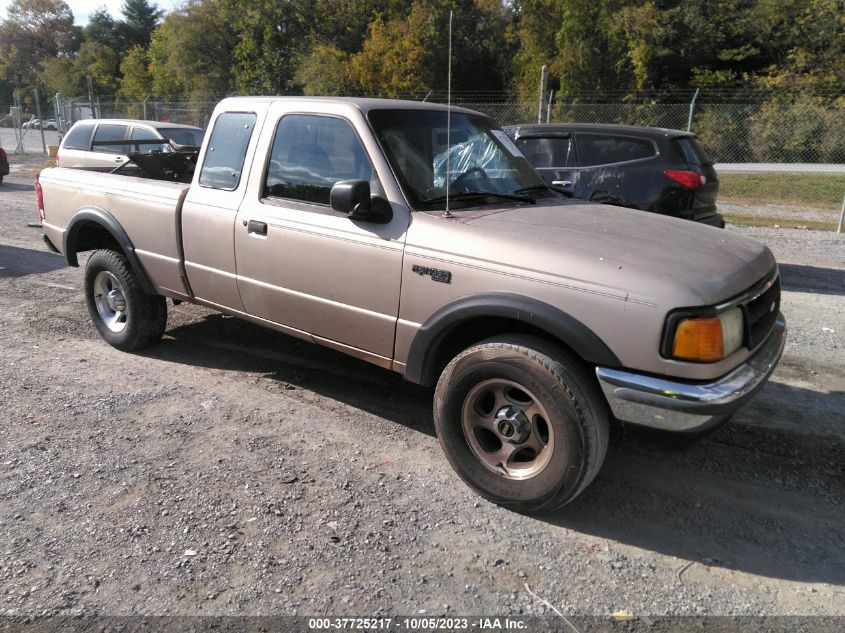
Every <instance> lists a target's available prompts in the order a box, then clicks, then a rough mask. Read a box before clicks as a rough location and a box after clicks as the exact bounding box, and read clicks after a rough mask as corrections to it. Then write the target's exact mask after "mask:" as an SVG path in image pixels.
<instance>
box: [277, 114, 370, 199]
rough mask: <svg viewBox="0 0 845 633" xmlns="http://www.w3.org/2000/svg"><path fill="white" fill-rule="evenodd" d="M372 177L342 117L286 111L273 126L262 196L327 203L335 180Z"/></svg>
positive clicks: (362, 148) (357, 141)
mask: <svg viewBox="0 0 845 633" xmlns="http://www.w3.org/2000/svg"><path fill="white" fill-rule="evenodd" d="M372 177H373V167H372V164H371V163H370V159H369V158H368V157H367V153H366V151H365V150H364V146H363V145H362V144H361V141H360V140H359V138H358V135H357V134H356V133H355V129H354V128H353V127H352V125H350V124H349V122H348V121H345V120H343V119H338V118H334V117H327V116H319V115H310V114H289V115H287V116H285V117H282V119H281V120H280V121H279V124H278V126H276V137H275V138H274V139H273V151H272V152H271V154H270V165H269V166H268V168H267V180H266V182H265V185H264V195H265V196H272V197H274V198H287V199H290V200H301V201H303V202H311V203H316V204H324V205H328V204H329V194H330V192H331V188H332V185H334V183H336V182H337V181H338V180H349V179H355V180H367V181H371V179H372ZM371 184H372V183H371Z"/></svg>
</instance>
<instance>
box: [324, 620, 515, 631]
mask: <svg viewBox="0 0 845 633" xmlns="http://www.w3.org/2000/svg"><path fill="white" fill-rule="evenodd" d="M527 626H528V625H527V623H526V622H525V621H524V620H521V619H519V618H510V617H508V618H500V617H489V618H487V617H472V618H459V617H458V618H431V617H399V618H350V617H344V618H309V619H308V628H309V629H311V630H315V631H319V630H352V631H377V630H399V629H402V630H406V631H460V630H476V631H523V630H526V629H527Z"/></svg>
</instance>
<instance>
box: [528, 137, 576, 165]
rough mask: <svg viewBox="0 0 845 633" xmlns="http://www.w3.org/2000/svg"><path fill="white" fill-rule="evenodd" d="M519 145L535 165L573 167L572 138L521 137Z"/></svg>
mask: <svg viewBox="0 0 845 633" xmlns="http://www.w3.org/2000/svg"><path fill="white" fill-rule="evenodd" d="M516 145H517V147H519V149H520V150H521V151H522V153H523V154H525V157H526V158H527V159H528V162H529V163H531V165H532V166H533V167H537V168H539V169H542V168H544V167H572V166H573V165H574V164H575V163H574V161H573V156H572V154H573V152H572V139H571V138H568V137H567V138H554V137H552V138H520V139H517V141H516Z"/></svg>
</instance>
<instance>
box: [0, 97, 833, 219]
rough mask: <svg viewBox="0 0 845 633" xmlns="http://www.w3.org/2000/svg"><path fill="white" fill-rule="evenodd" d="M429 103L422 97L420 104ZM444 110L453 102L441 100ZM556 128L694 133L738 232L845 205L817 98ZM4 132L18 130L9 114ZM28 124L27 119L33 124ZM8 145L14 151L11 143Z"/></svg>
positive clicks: (66, 117) (106, 104)
mask: <svg viewBox="0 0 845 633" xmlns="http://www.w3.org/2000/svg"><path fill="white" fill-rule="evenodd" d="M414 97H416V98H417V99H422V98H423V95H419V96H416V95H415V96H414ZM436 100H437V101H445V95H439V94H438V95H437V96H436ZM217 101H218V99H216V98H212V97H209V98H208V100H205V101H201V102H197V101H188V100H179V101H165V100H155V99H147V100H145V101H139V102H129V103H127V102H121V101H116V100H106V99H103V98H95V99H94V100H93V104H92V102H91V100H89V99H88V98H86V97H78V98H74V99H64V98H62V97H61V96H59V95H57V97H56V98H55V99H53V100H52V103H50V104H43V105H42V113H43V118H44V119H49V120H53V121H55V122H56V126H57V128H58V130H57V132H51V131H49V132H47V133H46V135H47V141H46V142H47V143H48V144H54V143H58V139H59V136H60V134H61V133H62V131H64V130H66V129H67V128H68V127H69V126H70V125H71V124H72V123H73V122H75V121H77V120H79V119H85V118H92V117H95V118H127V119H147V120H154V121H163V122H171V123H183V124H187V125H195V126H198V127H202V128H204V127H206V126H207V125H208V122H209V119H210V117H211V113H212V111H213V110H214V107H215V105H216V104H217ZM454 103H455V105H460V106H463V107H466V108H470V109H472V110H477V111H479V112H483V113H484V114H487V115H489V116H491V117H492V118H493V119H495V120H496V121H498V122H499V123H500V124H501V125H503V126H504V125H515V124H522V123H536V122H537V120H538V115H539V111H540V107H539V103H538V102H533V103H528V102H518V101H514V100H512V99H507V100H506V99H492V98H489V99H479V98H476V99H473V98H460V97H459V98H456V99H454ZM544 106H545V107H544V109H543V111H544V115H543V118H544V120H547V121H548V122H550V123H558V122H561V123H562V122H578V123H616V124H628V125H647V126H655V127H665V128H671V129H681V130H686V129H687V126H688V124H690V122H691V131H692V132H694V133H695V134H697V135H698V138H699V142H700V143H701V145H702V146H703V147H704V148H705V150H706V151H707V152H708V153H709V154H710V156H711V158H712V159H713V161H714V162H716V164H717V169H718V171H719V178H720V192H719V204H720V208H721V210H722V211H723V213H725V215H726V216H727V217H728V219H729V220H732V221H734V222H743V223H753V224H761V223H762V224H779V225H781V226H806V227H808V228H833V227H834V225H835V223H836V221H837V219H838V216H839V209H840V208H841V205H842V203H843V196H845V105H834V104H831V103H829V102H828V103H820V102H817V101H815V100H813V99H810V98H796V99H784V100H777V99H768V100H765V101H762V102H758V103H710V102H707V101H706V100H704V99H702V101H701V102H700V103H698V104H696V105H695V107H694V108H692V117H690V114H691V104H690V103H650V102H649V103H628V102H621V101H620V102H615V103H593V102H589V103H562V102H552V103H551V104H544ZM2 108H3V109H2V111H0V115H2V116H4V117H5V118H0V126H7V125H9V123H10V120H11V119H10V117H9V116H8V114H9V112H10V107H9V106H2ZM24 118H25V119H26V118H27V116H26V115H25V116H24ZM33 132H34V131H33V130H24V137H25V141H26V142H25V143H24V147H23V149H24V151H26V152H31V153H36V152H41V151H43V150H42V145H41V139H40V135H39V134H37V133H33ZM0 142H2V143H3V145H8V144H9V143H8V142H7V140H6V135H3V136H0Z"/></svg>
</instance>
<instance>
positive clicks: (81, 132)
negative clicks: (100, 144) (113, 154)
mask: <svg viewBox="0 0 845 633" xmlns="http://www.w3.org/2000/svg"><path fill="white" fill-rule="evenodd" d="M93 133H94V126H93V125H91V124H90V123H78V124H77V125H74V126H73V127H72V128H71V129H70V131H69V132H68V133H67V136H65V142H64V143H63V145H62V146H63V147H64V149H80V150H83V151H85V152H87V151H88V150H90V149H91V134H93Z"/></svg>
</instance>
